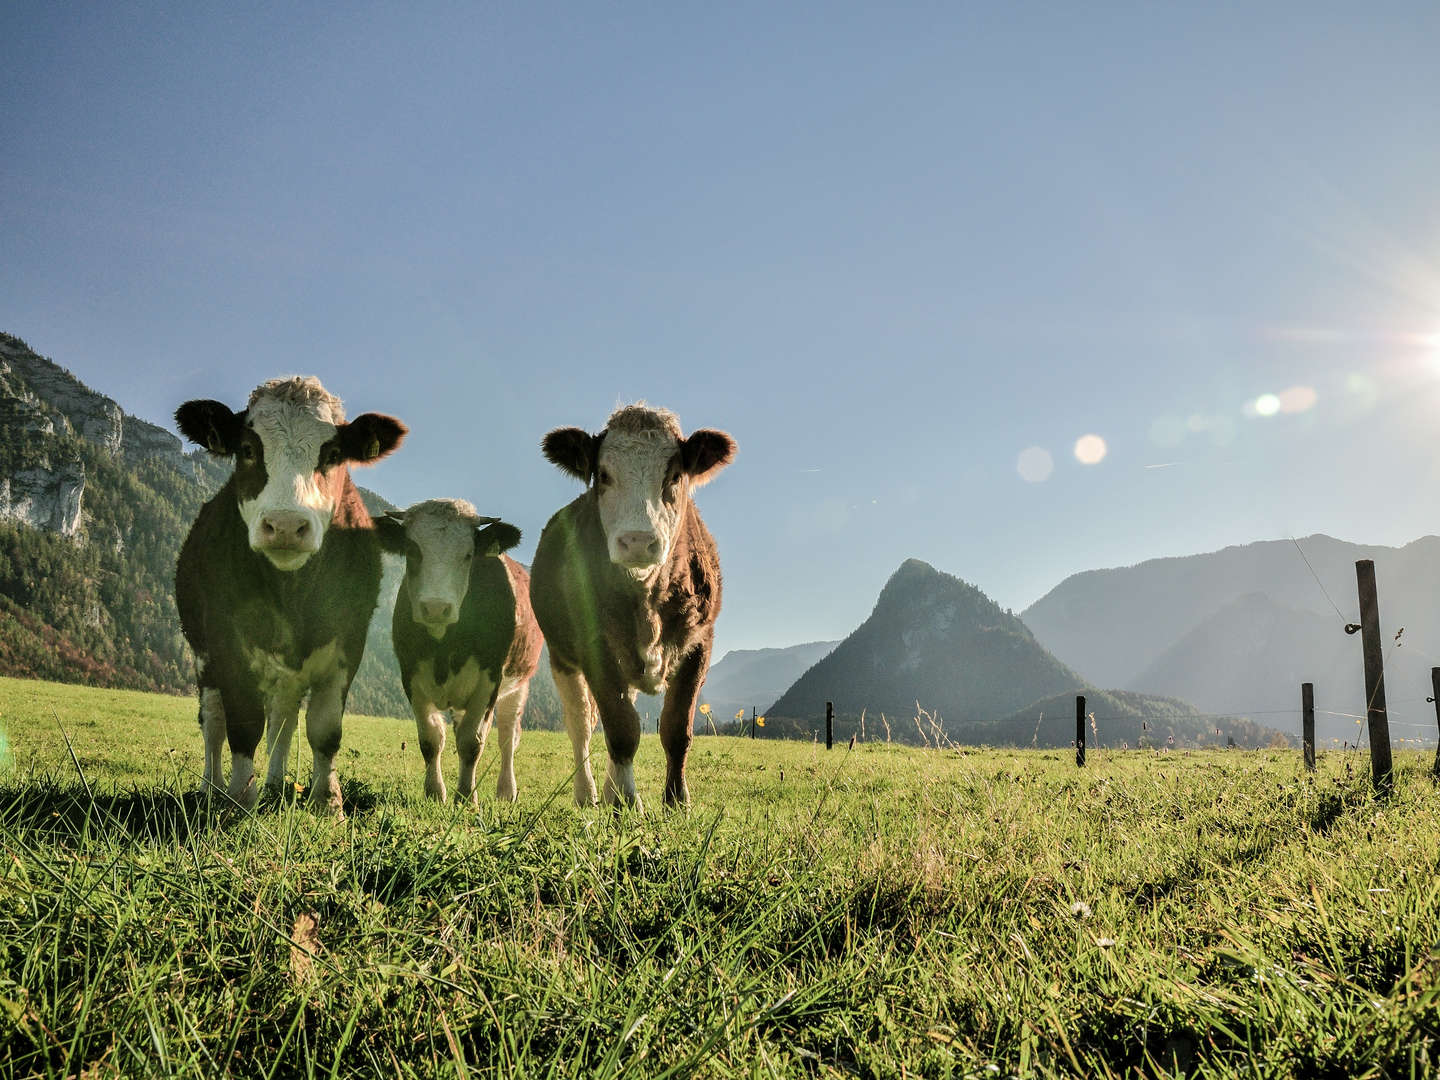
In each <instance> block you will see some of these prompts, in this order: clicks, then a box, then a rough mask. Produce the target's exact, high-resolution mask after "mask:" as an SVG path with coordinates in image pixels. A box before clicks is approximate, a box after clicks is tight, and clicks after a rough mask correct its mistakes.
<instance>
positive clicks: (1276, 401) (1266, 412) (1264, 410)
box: [1251, 394, 1280, 416]
mask: <svg viewBox="0 0 1440 1080" xmlns="http://www.w3.org/2000/svg"><path fill="white" fill-rule="evenodd" d="M1251 407H1252V408H1253V409H1254V410H1255V415H1256V416H1274V415H1275V414H1276V413H1278V412H1279V411H1280V398H1279V397H1278V396H1277V395H1275V394H1261V395H1260V396H1259V397H1257V398H1256V399H1255V400H1254V401H1253V402H1252V403H1251Z"/></svg>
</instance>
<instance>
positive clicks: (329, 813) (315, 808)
mask: <svg viewBox="0 0 1440 1080" xmlns="http://www.w3.org/2000/svg"><path fill="white" fill-rule="evenodd" d="M310 810H311V811H312V812H313V813H314V814H315V816H316V817H333V818H335V819H336V820H337V821H344V820H345V804H344V801H343V800H342V799H341V798H340V785H339V784H338V783H332V784H330V785H328V786H324V787H322V786H321V785H319V784H317V785H315V786H314V787H313V788H311V789H310Z"/></svg>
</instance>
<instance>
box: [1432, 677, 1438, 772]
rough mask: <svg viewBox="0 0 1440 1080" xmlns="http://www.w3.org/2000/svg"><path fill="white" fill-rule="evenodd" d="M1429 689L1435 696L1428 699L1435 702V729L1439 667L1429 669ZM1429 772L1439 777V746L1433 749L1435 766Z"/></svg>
mask: <svg viewBox="0 0 1440 1080" xmlns="http://www.w3.org/2000/svg"><path fill="white" fill-rule="evenodd" d="M1430 688H1431V690H1432V691H1433V692H1434V694H1435V696H1434V697H1433V698H1431V699H1430V700H1431V701H1433V702H1435V723H1436V726H1437V727H1440V667H1432V668H1431V669H1430ZM1430 771H1431V772H1432V773H1434V774H1435V775H1436V776H1440V744H1437V745H1436V747H1435V764H1434V765H1433V766H1432V767H1431V769H1430Z"/></svg>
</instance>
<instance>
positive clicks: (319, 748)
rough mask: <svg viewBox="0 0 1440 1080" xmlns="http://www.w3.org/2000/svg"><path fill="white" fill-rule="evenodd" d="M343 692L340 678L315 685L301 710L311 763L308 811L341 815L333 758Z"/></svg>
mask: <svg viewBox="0 0 1440 1080" xmlns="http://www.w3.org/2000/svg"><path fill="white" fill-rule="evenodd" d="M346 689H347V683H346V680H345V678H344V676H341V675H337V676H335V677H334V678H331V679H327V680H325V681H324V682H322V683H317V684H316V685H315V686H313V687H311V689H310V704H309V706H308V707H307V708H306V709H305V738H306V739H307V740H308V741H309V743H310V753H311V755H312V756H313V762H314V764H313V766H312V768H311V771H310V809H311V810H313V811H315V813H317V814H335V815H336V816H337V817H344V816H345V809H344V802H343V800H342V799H341V797H340V776H339V774H338V773H337V772H336V771H335V758H336V756H337V755H338V754H339V753H340V722H341V718H342V717H343V716H344V715H345V693H346Z"/></svg>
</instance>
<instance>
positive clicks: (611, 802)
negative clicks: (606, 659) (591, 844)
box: [591, 683, 644, 813]
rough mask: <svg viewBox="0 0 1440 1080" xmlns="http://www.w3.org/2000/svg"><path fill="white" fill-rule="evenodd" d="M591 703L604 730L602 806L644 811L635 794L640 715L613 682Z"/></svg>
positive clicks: (628, 698)
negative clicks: (604, 762)
mask: <svg viewBox="0 0 1440 1080" xmlns="http://www.w3.org/2000/svg"><path fill="white" fill-rule="evenodd" d="M594 685H595V684H594V683H591V686H592V687H594ZM595 704H596V705H597V706H598V707H599V710H600V723H601V724H603V725H604V727H605V749H606V750H607V752H608V757H609V760H608V761H607V762H606V764H605V794H604V800H605V805H606V806H616V807H618V806H628V807H630V808H631V809H632V810H634V811H635V812H636V813H639V812H641V811H642V810H644V806H643V805H642V804H641V802H640V796H639V795H638V794H637V793H636V791H635V751H636V750H638V749H639V747H640V714H639V713H638V712H636V711H635V702H634V701H633V700H631V697H630V694H629V693H628V692H626V691H625V690H623V689H621V688H619V686H618V685H616V684H613V683H612V684H611V685H610V687H609V688H608V689H607V690H604V691H602V690H599V689H598V688H597V689H596V690H595Z"/></svg>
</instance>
